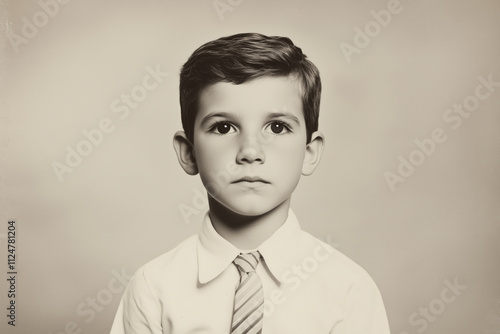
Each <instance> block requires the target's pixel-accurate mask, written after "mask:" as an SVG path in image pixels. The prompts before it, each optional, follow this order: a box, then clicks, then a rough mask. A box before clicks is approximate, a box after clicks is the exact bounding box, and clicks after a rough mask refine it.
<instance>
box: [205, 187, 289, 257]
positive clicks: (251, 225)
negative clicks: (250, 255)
mask: <svg viewBox="0 0 500 334" xmlns="http://www.w3.org/2000/svg"><path fill="white" fill-rule="evenodd" d="M208 203H209V207H210V219H211V221H212V225H213V227H214V229H215V230H216V231H217V233H219V235H220V236H222V237H223V238H224V239H226V240H227V241H229V242H230V243H231V244H233V245H234V246H235V247H236V248H238V249H242V250H250V249H256V248H257V247H258V246H259V245H260V244H262V243H263V242H264V241H266V240H267V239H268V238H269V237H270V236H271V235H272V234H273V233H274V232H275V231H276V230H277V229H279V228H280V227H281V225H283V224H284V223H285V220H286V218H287V217H288V209H289V207H290V198H288V199H287V200H285V201H284V202H283V203H281V204H280V205H278V206H277V207H276V208H274V209H273V210H271V211H269V212H266V213H264V214H262V215H259V216H243V215H240V214H238V213H235V212H233V211H231V210H229V209H228V208H226V207H225V206H223V205H222V204H220V203H219V202H217V200H215V199H213V198H212V197H211V196H209V197H208Z"/></svg>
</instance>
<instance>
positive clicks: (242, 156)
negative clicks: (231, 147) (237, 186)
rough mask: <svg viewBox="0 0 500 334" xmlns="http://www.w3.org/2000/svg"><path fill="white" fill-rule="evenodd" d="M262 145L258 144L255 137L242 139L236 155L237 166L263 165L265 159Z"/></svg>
mask: <svg viewBox="0 0 500 334" xmlns="http://www.w3.org/2000/svg"><path fill="white" fill-rule="evenodd" d="M262 144H263V143H259V140H258V138H257V137H247V138H245V139H243V141H242V142H241V144H240V148H239V150H238V154H237V155H236V163H238V164H245V163H246V164H252V163H259V164H263V163H264V162H265V161H266V157H265V154H264V150H263V145H262Z"/></svg>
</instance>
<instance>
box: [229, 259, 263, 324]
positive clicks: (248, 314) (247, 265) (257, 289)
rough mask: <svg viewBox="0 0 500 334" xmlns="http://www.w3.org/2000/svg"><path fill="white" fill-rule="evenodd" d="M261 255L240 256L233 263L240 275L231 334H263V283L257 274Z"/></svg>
mask: <svg viewBox="0 0 500 334" xmlns="http://www.w3.org/2000/svg"><path fill="white" fill-rule="evenodd" d="M259 259H260V254H259V252H257V251H255V252H252V253H247V254H240V255H238V256H237V257H236V259H235V260H234V261H233V263H234V265H235V266H236V268H237V269H238V272H239V274H240V283H239V285H238V287H237V288H236V291H235V296H234V308H233V320H232V324H231V334H261V333H262V323H263V317H264V291H263V289H262V281H261V280H260V277H259V275H257V273H256V272H255V268H256V267H257V265H258V264H259Z"/></svg>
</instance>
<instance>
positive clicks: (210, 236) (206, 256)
mask: <svg viewBox="0 0 500 334" xmlns="http://www.w3.org/2000/svg"><path fill="white" fill-rule="evenodd" d="M301 231H302V230H301V228H300V225H299V222H298V220H297V218H296V217H295V214H294V213H293V212H292V210H289V211H288V217H287V219H286V221H285V223H284V224H283V225H282V226H281V227H280V228H279V229H278V230H276V232H274V233H273V235H271V236H270V237H269V238H268V239H267V240H266V241H264V242H263V243H262V244H261V245H260V246H259V247H258V248H257V250H258V251H259V252H260V254H261V255H262V257H263V259H264V262H265V264H266V265H267V268H268V269H269V271H270V272H271V274H272V275H273V276H274V278H275V279H276V280H277V281H279V282H281V281H282V277H283V274H284V273H285V272H286V271H287V270H289V268H290V267H291V265H292V264H293V263H294V258H295V255H296V254H295V253H294V251H293V250H295V249H297V245H298V244H299V241H300V232H301ZM238 254H240V250H239V249H238V248H236V247H235V246H233V245H232V244H231V243H230V242H229V241H227V240H226V239H224V238H223V237H221V236H220V235H219V234H218V233H217V231H215V229H214V227H213V226H212V222H211V220H210V217H209V215H208V213H207V214H206V215H205V218H204V220H203V223H202V226H201V231H200V233H199V243H198V279H199V282H200V283H201V284H205V283H207V282H209V281H211V280H213V279H214V278H216V277H217V276H219V275H220V274H221V273H222V272H223V271H224V270H225V269H226V268H227V267H228V266H229V265H231V263H232V262H233V260H234V259H235V258H236V256H238Z"/></svg>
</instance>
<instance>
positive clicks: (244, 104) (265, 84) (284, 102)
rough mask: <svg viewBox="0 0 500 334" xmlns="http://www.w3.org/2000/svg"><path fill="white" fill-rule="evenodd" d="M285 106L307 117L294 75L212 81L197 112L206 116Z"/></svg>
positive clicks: (296, 114)
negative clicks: (213, 82)
mask: <svg viewBox="0 0 500 334" xmlns="http://www.w3.org/2000/svg"><path fill="white" fill-rule="evenodd" d="M283 110H286V111H287V112H290V113H293V114H295V116H297V117H300V118H303V112H302V98H301V94H300V89H299V83H298V81H297V80H296V79H295V78H293V77H263V78H257V79H254V80H251V81H248V82H245V83H243V84H240V85H235V84H232V83H227V82H218V83H215V84H213V85H210V86H208V87H207V88H205V89H204V90H203V91H202V93H201V94H200V99H199V110H198V115H197V116H200V117H199V118H203V116H206V115H207V114H209V113H211V112H231V113H236V114H238V115H240V116H244V115H255V116H258V115H260V114H265V113H269V112H276V111H283ZM197 118H198V117H197Z"/></svg>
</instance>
